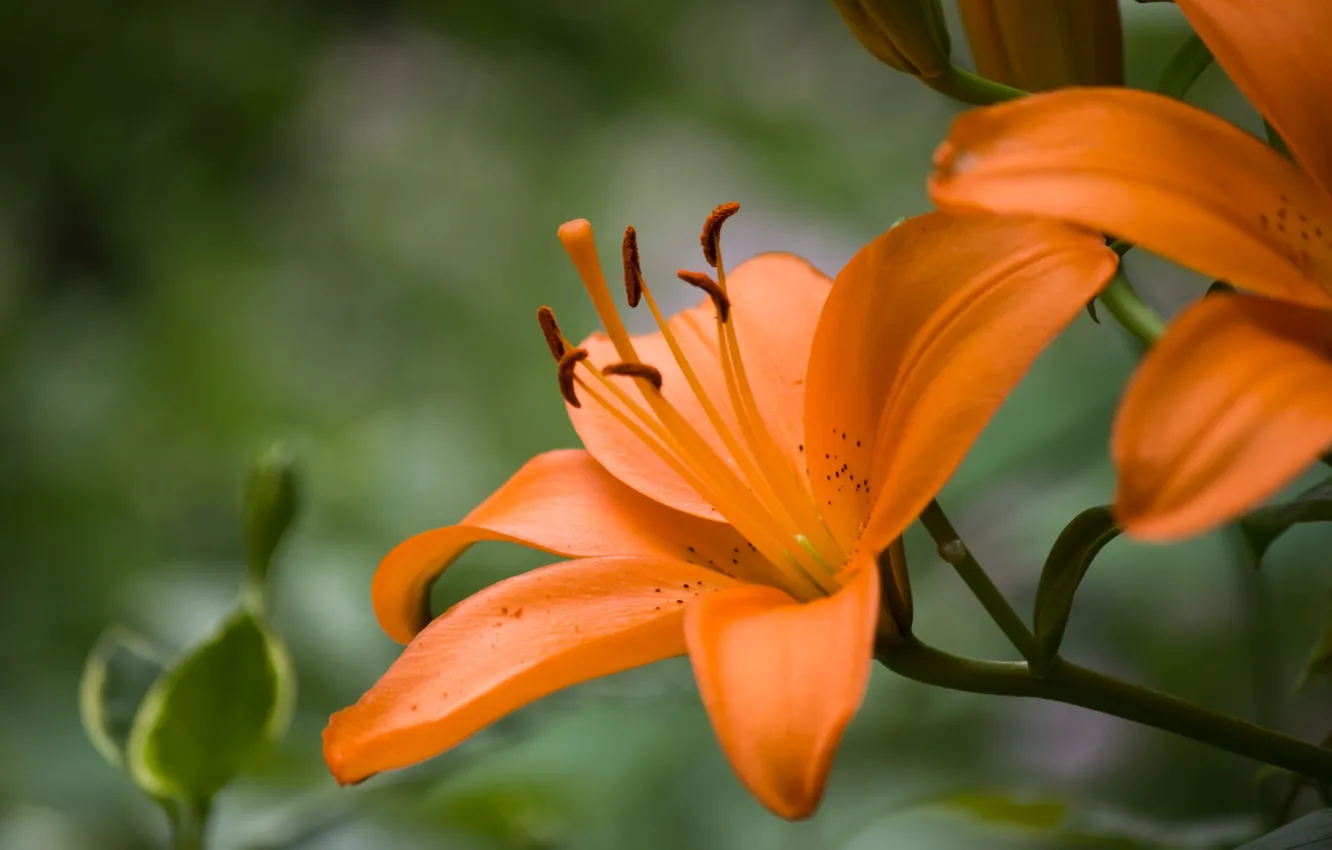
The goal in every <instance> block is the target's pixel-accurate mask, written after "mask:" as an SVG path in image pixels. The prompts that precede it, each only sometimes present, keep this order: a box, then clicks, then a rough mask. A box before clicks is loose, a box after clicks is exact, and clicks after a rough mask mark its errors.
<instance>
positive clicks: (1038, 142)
mask: <svg viewBox="0 0 1332 850" xmlns="http://www.w3.org/2000/svg"><path fill="white" fill-rule="evenodd" d="M929 185H930V195H931V197H932V198H933V199H934V201H935V203H936V204H937V205H938V206H939V207H940V208H941V209H945V210H953V211H958V212H968V211H970V212H976V211H983V212H991V213H1002V214H1007V215H1030V216H1039V217H1042V218H1056V219H1063V220H1067V221H1072V222H1077V223H1079V224H1083V225H1086V226H1087V227H1092V228H1095V229H1097V230H1101V231H1104V232H1106V233H1111V234H1114V235H1115V236H1120V237H1123V238H1126V239H1129V240H1131V241H1133V242H1136V243H1138V244H1139V245H1141V246H1142V247H1144V248H1146V249H1148V250H1149V251H1153V252H1155V253H1157V254H1160V255H1162V256H1164V257H1167V258H1169V259H1172V260H1175V261H1176V262H1178V263H1181V264H1183V265H1186V266H1189V267H1190V268H1194V269H1197V270H1198V271H1200V272H1203V273H1204V274H1206V275H1208V276H1210V277H1214V278H1218V279H1222V280H1226V281H1229V282H1231V283H1233V284H1235V285H1236V286H1239V287H1241V288H1244V289H1250V290H1253V291H1255V292H1259V293H1262V294H1264V295H1270V296H1272V297H1274V298H1283V299H1287V300H1292V301H1298V302H1301V303H1305V304H1309V305H1311V306H1324V307H1325V306H1332V199H1329V198H1328V196H1326V195H1324V194H1323V193H1322V191H1320V190H1319V188H1318V187H1317V185H1315V184H1314V183H1313V181H1311V180H1310V179H1309V178H1308V176H1307V175H1306V174H1304V173H1303V172H1302V171H1300V170H1299V168H1298V167H1296V166H1295V165H1294V164H1293V163H1291V162H1290V161H1289V160H1287V159H1285V158H1283V157H1282V156H1281V155H1280V154H1278V153H1276V152H1275V151H1273V150H1272V149H1271V148H1269V147H1268V146H1267V145H1265V144H1263V143H1262V142H1260V141H1258V140H1257V139H1255V138H1254V137H1252V136H1250V135H1248V134H1247V133H1245V132H1243V131H1242V130H1239V129H1238V128H1236V127H1234V126H1232V125H1230V124H1227V123H1226V122H1225V121H1222V120H1221V119H1220V118H1217V117H1215V116H1212V115H1208V114H1207V113H1205V112H1203V111H1201V110H1199V109H1195V108H1193V107H1191V106H1188V105H1186V104H1183V103H1180V102H1179V101H1177V100H1173V99H1171V98H1167V97H1163V96H1161V95H1155V94H1150V93H1147V92H1140V91H1130V90H1127V89H1113V88H1105V89H1069V90H1065V91H1059V92H1052V93H1050V94H1043V95H1036V96H1033V97H1029V98H1023V99H1022V100H1018V101H1014V102H1012V103H1008V104H1004V105H1001V106H995V107H990V108H988V109H978V110H973V111H971V112H967V113H965V114H963V115H961V116H959V117H958V118H957V119H956V120H955V121H954V122H953V127H952V130H951V131H950V133H949V136H948V140H947V141H945V142H944V143H943V144H942V145H941V146H940V147H939V149H938V150H937V151H936V152H935V173H934V175H933V176H932V177H931V178H930V184H929Z"/></svg>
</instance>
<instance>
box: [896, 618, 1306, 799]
mask: <svg viewBox="0 0 1332 850" xmlns="http://www.w3.org/2000/svg"><path fill="white" fill-rule="evenodd" d="M876 657H877V658H878V660H879V662H880V663H882V664H883V665H884V666H885V667H887V668H888V669H890V670H892V671H893V672H895V673H897V674H899V675H902V676H906V677H907V678H909V679H914V680H916V681H918V682H924V683H926V684H931V685H938V686H940V687H945V688H950V689H952V690H955V691H968V692H970V693H978V694H994V695H996V696H1015V697H1031V698H1036V699H1046V700H1052V701H1054V702H1063V703H1067V704H1069V705H1076V706H1081V707H1082V708H1087V709H1091V710H1092V711H1099V712H1101V713H1102V714H1110V715H1113V716H1115V717H1120V718H1123V719H1125V720H1131V721H1133V722H1135V723H1141V724H1143V725H1146V726H1151V727H1153V728H1156V729H1161V730H1163V731H1166V732H1173V733H1175V734H1177V735H1182V736H1184V737H1186V738H1190V739H1192V740H1195V741H1198V742H1200V743H1204V744H1209V745H1211V746H1214V747H1217V748H1219V749H1222V750H1226V751H1227V752H1231V753H1235V754H1236V755H1241V756H1246V757H1248V758H1252V759H1254V760H1256V761H1260V762H1262V763H1264V764H1270V765H1274V766H1276V767H1280V768H1284V769H1286V770H1289V771H1291V772H1293V773H1296V774H1299V775H1300V776H1309V777H1312V778H1314V779H1322V780H1328V779H1332V750H1329V749H1324V748H1323V747H1320V746H1317V745H1315V744H1310V743H1308V742H1306V741H1301V740H1299V739H1298V738H1293V737H1291V736H1289V735H1283V734H1281V733H1280V732H1273V731H1271V730H1269V729H1264V728H1263V727H1261V726H1256V725H1254V724H1252V723H1248V722H1247V721H1244V720H1239V719H1236V718H1233V717H1228V716H1226V715H1223V714H1218V713H1216V712H1213V711H1209V710H1208V709H1205V708H1203V707H1201V706H1198V705H1194V704H1193V703H1190V702H1186V701H1185V700H1182V699H1179V698H1177V697H1173V696H1170V695H1169V694H1164V693H1161V692H1159V691H1154V690H1152V689H1150V688H1144V687H1142V686H1140V685H1134V684H1131V683H1129V682H1124V681H1121V680H1119V679H1115V678H1112V677H1110V676H1106V675H1103V674H1101V673H1096V672H1093V671H1091V670H1088V669H1086V668H1084V667H1079V666H1078V665H1076V664H1073V663H1070V662H1068V661H1065V660H1063V659H1056V660H1055V662H1054V664H1053V665H1051V667H1050V670H1049V672H1047V673H1046V674H1045V675H1044V676H1042V677H1038V676H1036V675H1035V674H1033V673H1032V672H1031V670H1030V668H1029V667H1028V665H1027V664H1026V663H1025V662H1022V661H979V660H975V659H969V658H960V657H958V656H955V655H950V654H949V653H946V652H942V651H940V650H937V649H934V648H932V647H929V646H926V645H925V644H922V643H920V642H919V641H915V640H909V641H906V642H902V643H897V644H884V645H881V646H879V647H878V650H877V654H876Z"/></svg>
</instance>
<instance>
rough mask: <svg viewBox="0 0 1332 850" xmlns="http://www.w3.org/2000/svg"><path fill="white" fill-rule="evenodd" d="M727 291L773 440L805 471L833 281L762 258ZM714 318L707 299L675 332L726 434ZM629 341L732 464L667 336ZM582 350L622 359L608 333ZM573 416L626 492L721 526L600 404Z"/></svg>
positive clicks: (596, 359) (731, 278) (802, 265)
mask: <svg viewBox="0 0 1332 850" xmlns="http://www.w3.org/2000/svg"><path fill="white" fill-rule="evenodd" d="M726 284H727V289H728V290H729V294H730V299H731V315H732V316H733V317H734V318H733V321H734V322H735V323H736V335H737V337H738V338H739V340H740V356H741V357H742V358H743V360H744V365H745V369H746V371H747V372H748V374H749V380H750V384H751V386H752V388H753V391H754V397H755V400H756V401H757V403H758V407H759V410H760V412H761V413H762V415H763V417H764V421H765V422H766V423H767V424H768V427H769V429H770V430H771V431H772V434H773V437H774V438H776V440H777V441H778V444H779V445H780V446H781V447H782V448H784V449H785V450H786V451H787V452H788V454H789V455H790V456H791V458H792V459H793V462H794V463H795V464H796V468H797V469H804V465H805V463H804V455H803V450H802V445H803V443H804V378H805V365H806V362H807V361H808V359H809V346H810V342H811V340H812V339H813V337H814V327H815V324H816V323H817V322H818V317H819V311H820V310H821V309H822V307H823V302H824V299H826V298H827V297H828V291H829V289H830V288H831V286H832V283H831V281H830V280H829V279H828V278H827V276H825V275H824V274H823V273H822V272H820V271H819V270H818V269H815V268H814V267H813V266H811V265H810V264H809V263H807V262H805V261H804V260H802V259H800V258H799V257H796V256H793V255H791V254H763V255H760V256H758V257H755V258H753V259H752V260H748V261H746V262H744V263H741V264H740V265H739V266H737V267H736V268H735V269H734V270H732V271H730V272H729V273H728V274H727V276H726ZM681 285H683V284H681ZM640 309H646V308H645V307H644V308H640ZM715 316H716V311H715V310H714V308H713V305H712V301H711V300H710V299H708V298H704V299H703V300H702V301H701V302H700V303H699V304H698V306H696V307H691V308H689V309H688V310H684V311H682V312H681V313H679V314H677V315H675V316H673V317H672V318H671V319H670V327H671V332H672V333H673V334H675V336H676V338H677V339H678V340H679V342H680V346H681V348H682V349H683V350H684V352H685V356H686V358H687V359H688V360H689V363H690V366H691V367H692V368H693V370H694V372H695V374H697V375H698V378H699V381H700V382H701V383H702V385H703V387H704V390H705V391H706V392H707V394H708V396H709V397H710V398H711V399H712V401H713V402H714V403H715V404H716V406H717V408H718V409H719V410H720V412H721V415H722V418H723V420H725V422H726V424H727V427H728V428H729V429H730V430H732V431H733V432H734V431H735V427H736V426H735V413H734V411H733V410H732V409H731V404H730V401H729V400H728V396H727V393H726V383H725V380H724V378H723V376H722V369H721V361H720V360H719V359H718V357H719V354H718V348H717V330H716V320H715V318H714V317H715ZM633 340H634V347H635V348H636V349H637V350H638V355H639V357H640V358H641V359H642V360H643V362H644V363H648V364H650V365H652V366H655V367H656V368H657V369H659V370H660V371H661V375H662V392H663V393H664V394H665V396H666V398H667V399H669V400H670V402H671V403H672V404H673V405H675V407H676V408H677V409H679V410H680V412H681V413H682V414H683V415H684V417H685V419H687V420H688V421H689V422H690V423H691V424H693V425H694V427H695V428H696V429H698V431H699V433H701V434H702V435H703V436H704V437H705V438H706V439H707V440H708V442H709V444H711V445H712V447H713V448H714V450H716V452H717V453H718V454H719V455H720V456H721V457H723V458H727V459H729V458H730V453H729V452H727V451H726V448H725V446H724V445H723V444H722V441H721V438H720V437H718V436H717V433H716V431H715V430H713V428H712V427H711V426H710V425H709V423H708V418H707V415H706V414H705V412H704V410H703V408H702V406H701V405H699V403H698V400H697V399H696V398H695V397H694V394H693V393H692V392H691V391H690V389H689V385H688V384H687V383H686V382H685V378H684V375H683V374H682V373H681V371H680V369H679V367H678V366H676V363H675V360H674V358H673V357H672V356H671V352H670V349H669V348H668V347H667V345H666V342H665V341H664V340H663V338H662V335H661V333H660V332H657V333H652V334H645V335H643V336H636V337H634V338H633ZM580 345H581V346H582V347H584V348H586V349H587V350H588V352H589V355H590V359H591V361H592V362H593V363H595V364H597V365H599V366H604V365H606V364H608V363H613V362H615V361H617V360H619V359H620V357H619V355H618V354H617V353H616V352H615V347H614V346H613V345H611V342H610V340H609V339H607V338H606V337H605V336H604V335H602V334H599V333H598V334H593V335H592V336H591V337H589V338H587V339H586V340H584V341H583V342H582V343H580ZM621 380H623V379H621ZM625 387H626V389H629V390H630V391H631V393H632V394H633V395H634V397H635V400H640V399H639V398H638V396H637V393H636V392H633V388H632V386H631V385H630V384H629V382H628V381H627V380H626V381H625ZM640 401H641V400H640ZM569 418H570V420H572V422H573V426H574V429H575V430H577V431H578V436H579V437H580V438H581V439H582V441H583V445H585V446H586V447H587V450H588V451H590V452H591V453H592V455H593V456H594V457H595V458H596V459H597V460H598V461H600V462H601V464H602V465H604V466H605V467H606V469H608V470H609V471H610V472H611V474H613V475H615V476H616V477H617V478H619V479H620V480H621V481H623V482H624V483H626V484H628V485H629V486H630V487H633V488H634V489H636V490H638V491H639V492H640V493H643V494H644V495H646V496H649V497H651V498H653V499H655V500H657V501H658V502H661V503H662V504H665V505H669V506H671V507H673V508H675V509H676V510H680V511H685V512H687V513H692V514H694V515H695V516H701V517H704V518H706V519H720V518H721V517H720V514H718V513H717V512H716V510H715V509H714V508H713V507H712V506H711V505H709V504H708V503H707V502H706V501H705V500H704V499H703V498H702V497H701V496H699V495H698V493H696V492H695V491H694V489H693V488H692V487H690V486H689V485H688V484H687V483H685V482H684V480H682V479H681V478H680V477H679V476H678V475H676V474H675V473H674V472H672V471H671V469H670V468H669V467H667V466H666V464H665V463H663V462H662V461H661V460H660V459H659V458H658V457H657V456H656V455H655V454H653V453H652V452H651V450H649V449H648V448H647V447H645V446H644V445H643V443H642V442H640V441H639V440H638V439H637V438H636V437H635V436H634V435H633V434H631V433H629V432H628V431H627V430H625V428H624V427H623V426H622V425H621V424H620V423H619V422H618V421H617V420H616V419H615V418H614V417H613V416H611V414H609V413H607V412H606V410H605V409H604V408H602V407H601V406H600V405H598V404H596V403H595V402H591V401H584V403H583V406H582V407H578V408H575V407H569Z"/></svg>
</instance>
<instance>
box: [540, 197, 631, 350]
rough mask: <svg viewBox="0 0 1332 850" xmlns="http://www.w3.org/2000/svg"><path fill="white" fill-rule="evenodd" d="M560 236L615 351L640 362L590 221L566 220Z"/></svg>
mask: <svg viewBox="0 0 1332 850" xmlns="http://www.w3.org/2000/svg"><path fill="white" fill-rule="evenodd" d="M559 237H560V244H561V245H563V246H564V250H565V251H566V252H567V253H568V254H569V259H570V260H572V261H573V264H574V268H576V269H578V276H579V277H580V278H582V280H583V286H584V287H585V288H586V289H587V294H588V297H590V298H591V299H592V306H594V307H596V308H597V315H598V316H600V317H601V324H602V326H603V327H605V328H606V334H607V336H609V337H610V338H611V342H613V343H614V344H615V351H616V352H617V353H618V354H619V355H620V359H621V360H628V361H630V362H637V361H638V353H637V352H635V351H634V344H633V342H632V341H631V340H630V339H629V331H627V330H625V327H624V322H622V321H620V315H619V313H616V312H615V302H614V301H612V300H611V294H610V290H609V289H607V288H606V278H605V276H604V275H603V274H602V273H601V261H600V260H598V259H597V243H596V240H595V239H593V237H592V225H591V224H589V223H588V221H587V219H582V218H578V219H574V220H573V221H566V222H565V223H564V224H562V225H560V230H559Z"/></svg>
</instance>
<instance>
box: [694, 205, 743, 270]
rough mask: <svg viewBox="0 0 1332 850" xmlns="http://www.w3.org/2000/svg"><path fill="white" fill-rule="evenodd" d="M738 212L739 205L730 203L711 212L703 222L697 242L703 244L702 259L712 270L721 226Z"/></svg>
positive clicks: (715, 261)
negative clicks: (701, 231)
mask: <svg viewBox="0 0 1332 850" xmlns="http://www.w3.org/2000/svg"><path fill="white" fill-rule="evenodd" d="M738 212H740V205H739V204H737V203H736V202H735V201H730V202H728V203H725V204H722V205H721V206H719V207H717V208H716V209H715V210H713V211H712V215H709V216H708V220H707V221H705V222H703V235H702V236H700V237H699V242H701V243H703V259H705V260H707V261H708V265H710V266H712V267H713V268H714V269H715V268H717V245H718V244H719V243H720V242H721V228H722V224H723V223H725V221H726V219H728V218H730V217H731V216H733V215H735V214H736V213H738Z"/></svg>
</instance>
